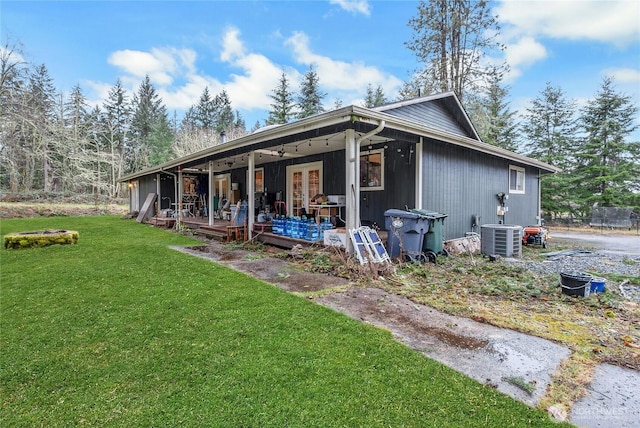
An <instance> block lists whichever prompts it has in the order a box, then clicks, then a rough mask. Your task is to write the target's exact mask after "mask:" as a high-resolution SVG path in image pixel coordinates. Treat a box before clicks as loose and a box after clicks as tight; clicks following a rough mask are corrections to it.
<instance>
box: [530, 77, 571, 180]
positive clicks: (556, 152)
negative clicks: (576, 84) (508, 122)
mask: <svg viewBox="0 0 640 428" xmlns="http://www.w3.org/2000/svg"><path fill="white" fill-rule="evenodd" d="M575 116H576V103H575V101H573V100H568V99H566V96H565V94H564V92H563V91H562V89H560V88H559V87H553V86H552V85H551V83H547V85H546V87H545V88H544V90H543V91H542V93H541V95H540V96H539V97H538V98H536V99H534V100H533V101H532V102H531V106H530V107H528V108H527V113H526V114H525V115H524V122H523V124H522V132H523V134H524V136H525V137H526V141H525V143H524V149H525V152H526V154H527V155H528V156H530V157H533V158H535V159H538V160H541V161H543V162H547V163H549V164H551V165H554V166H557V167H560V168H566V167H568V166H570V165H571V164H572V163H573V158H572V154H573V153H574V151H575V147H576V134H577V131H578V125H577V123H576V119H575Z"/></svg>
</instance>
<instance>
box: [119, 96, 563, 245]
mask: <svg viewBox="0 0 640 428" xmlns="http://www.w3.org/2000/svg"><path fill="white" fill-rule="evenodd" d="M554 172H557V169H556V168H555V167H553V166H551V165H549V164H546V163H543V162H540V161H537V160H534V159H531V158H528V157H526V156H522V155H519V154H516V153H513V152H510V151H507V150H504V149H501V148H499V147H496V146H493V145H489V144H486V143H483V142H482V141H481V140H480V138H479V137H478V134H477V133H476V131H475V129H474V127H473V125H472V124H471V122H470V120H469V118H468V116H467V114H466V113H465V111H464V109H463V107H462V105H461V104H460V102H459V100H458V98H457V97H456V96H455V94H454V93H452V92H447V93H443V94H438V95H432V96H425V97H420V98H416V99H412V100H408V101H402V102H397V103H392V104H388V105H384V106H380V107H376V108H373V109H369V108H363V107H358V106H348V107H343V108H340V109H337V110H333V111H329V112H326V113H322V114H318V115H315V116H312V117H308V118H305V119H302V120H299V121H296V122H293V123H288V124H284V125H278V126H269V127H265V128H262V129H260V130H258V131H256V132H253V133H252V134H249V135H246V136H244V137H241V138H238V139H236V140H232V141H227V142H223V143H222V144H220V145H217V146H215V147H211V148H208V149H206V150H203V151H200V152H197V153H193V154H191V155H188V156H185V157H182V158H180V159H175V160H172V161H170V162H167V163H165V164H163V165H159V166H156V167H153V168H150V169H147V170H144V171H140V172H138V173H135V174H130V175H128V176H126V177H123V178H122V179H121V181H122V182H126V183H128V184H129V187H130V189H131V203H130V209H131V211H138V210H139V209H140V207H142V204H143V202H144V200H145V199H146V197H147V195H148V194H149V193H155V194H156V195H157V201H158V209H165V208H171V207H175V206H178V203H180V201H182V203H184V204H185V205H186V207H188V208H194V207H200V208H203V207H205V208H207V210H206V211H207V212H208V213H211V212H214V210H216V209H218V208H219V207H218V205H219V204H220V202H221V201H222V200H231V202H233V203H235V202H236V200H238V199H242V200H246V201H247V202H248V212H249V213H254V214H257V213H258V212H259V211H260V210H261V209H264V208H265V207H266V206H269V207H270V209H271V210H272V211H273V210H278V211H279V212H283V211H284V210H285V209H286V212H287V213H288V214H289V215H299V214H302V213H305V212H306V213H308V212H310V211H314V209H317V208H318V207H314V204H313V197H314V196H315V195H317V194H325V195H343V196H344V197H343V198H339V199H337V201H338V205H337V206H336V207H335V211H336V212H333V213H331V214H334V215H337V216H338V217H339V218H341V219H342V220H343V221H344V223H345V227H346V228H355V227H357V226H359V225H361V224H364V225H368V224H374V223H375V224H377V225H378V226H380V227H381V228H384V225H385V218H384V212H385V211H386V210H387V209H389V208H405V207H409V208H422V209H426V210H429V211H436V212H440V213H443V214H446V215H447V218H446V221H445V228H444V229H445V231H444V238H445V239H452V238H458V237H462V236H464V235H465V233H466V232H470V231H478V232H479V225H480V224H485V223H505V224H518V225H523V226H526V225H531V224H538V223H539V220H540V178H541V177H542V175H544V174H548V173H554ZM249 177H253V179H249ZM208 217H209V219H208V221H209V224H213V223H214V221H215V220H214V218H213V216H208ZM248 221H249V231H251V230H252V229H253V227H252V226H253V222H254V221H255V217H254V216H253V215H250V216H248Z"/></svg>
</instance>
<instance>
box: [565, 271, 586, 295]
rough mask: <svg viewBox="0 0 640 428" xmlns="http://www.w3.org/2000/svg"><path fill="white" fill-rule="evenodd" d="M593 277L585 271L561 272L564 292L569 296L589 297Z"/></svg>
mask: <svg viewBox="0 0 640 428" xmlns="http://www.w3.org/2000/svg"><path fill="white" fill-rule="evenodd" d="M592 279H593V277H592V276H591V275H590V274H588V273H584V272H560V284H561V285H562V293H563V294H566V295H567V296H579V297H589V292H590V291H591V280H592Z"/></svg>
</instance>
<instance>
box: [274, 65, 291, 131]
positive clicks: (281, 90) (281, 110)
mask: <svg viewBox="0 0 640 428" xmlns="http://www.w3.org/2000/svg"><path fill="white" fill-rule="evenodd" d="M269 98H271V100H273V102H272V103H271V105H270V106H271V109H270V110H269V118H268V119H267V125H275V124H282V123H288V122H289V120H290V119H291V118H292V117H293V114H294V113H293V109H294V107H295V103H294V101H293V92H291V90H290V89H289V80H288V79H287V75H286V74H284V72H283V73H282V76H281V77H280V81H279V84H278V86H277V87H276V88H275V89H273V90H272V91H271V95H269Z"/></svg>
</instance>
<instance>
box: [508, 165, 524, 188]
mask: <svg viewBox="0 0 640 428" xmlns="http://www.w3.org/2000/svg"><path fill="white" fill-rule="evenodd" d="M509 193H521V194H524V168H521V167H519V166H514V165H509Z"/></svg>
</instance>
